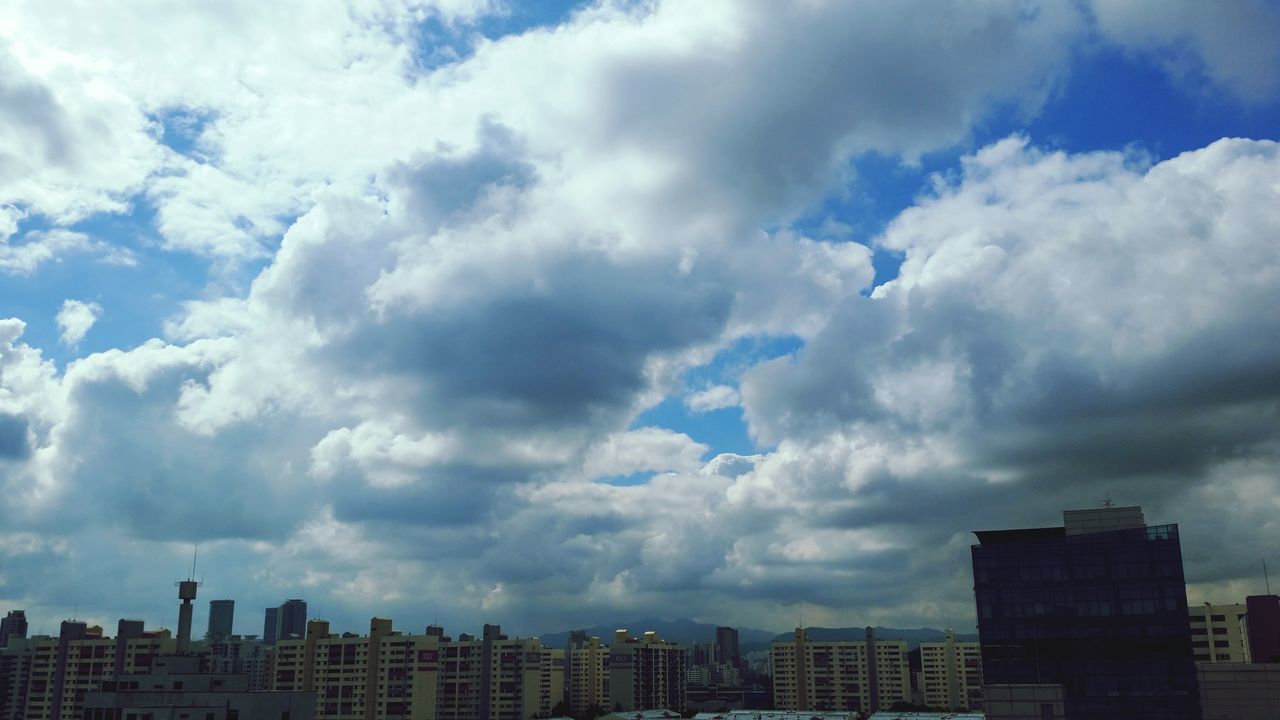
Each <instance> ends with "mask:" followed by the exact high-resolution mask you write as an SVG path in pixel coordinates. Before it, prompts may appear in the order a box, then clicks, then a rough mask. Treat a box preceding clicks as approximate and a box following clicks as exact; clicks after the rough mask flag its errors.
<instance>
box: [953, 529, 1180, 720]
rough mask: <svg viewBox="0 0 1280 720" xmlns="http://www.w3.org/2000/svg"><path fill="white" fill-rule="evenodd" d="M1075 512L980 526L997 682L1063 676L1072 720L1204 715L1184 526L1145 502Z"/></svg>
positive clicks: (979, 575) (977, 583) (986, 618)
mask: <svg viewBox="0 0 1280 720" xmlns="http://www.w3.org/2000/svg"><path fill="white" fill-rule="evenodd" d="M1063 516H1064V526H1063V527H1051V528H1028V529H1019V530H994V531H979V532H977V533H976V534H977V536H978V544H977V545H974V546H973V547H972V557H973V573H974V589H975V594H976V600H977V611H978V633H979V636H980V640H981V643H982V665H983V676H984V679H985V682H987V683H989V684H994V685H1002V686H1004V685H1024V684H1026V685H1029V684H1035V685H1043V684H1057V685H1061V686H1062V688H1063V693H1064V704H1065V708H1066V715H1067V717H1068V718H1072V719H1074V718H1081V719H1087V720H1110V719H1113V718H1114V719H1115V720H1121V719H1123V720H1143V719H1146V718H1153V719H1154V718H1160V719H1161V720H1197V719H1198V718H1199V717H1200V706H1199V700H1198V697H1197V692H1196V678H1195V663H1194V659H1193V655H1192V648H1191V635H1190V628H1189V626H1188V621H1187V618H1188V612H1187V600H1186V586H1185V582H1184V579H1183V571H1182V550H1181V546H1180V544H1179V540H1178V527H1177V525H1156V526H1148V525H1146V523H1145V521H1144V519H1143V516H1142V511H1141V509H1140V508H1136V507H1133V508H1101V509H1097V510H1084V511H1067V512H1065V513H1063Z"/></svg>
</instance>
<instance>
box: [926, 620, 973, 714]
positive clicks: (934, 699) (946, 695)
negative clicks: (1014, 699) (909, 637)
mask: <svg viewBox="0 0 1280 720" xmlns="http://www.w3.org/2000/svg"><path fill="white" fill-rule="evenodd" d="M920 676H921V677H920V680H921V682H920V686H921V687H920V689H921V691H922V692H923V693H924V704H925V705H927V706H929V707H934V708H944V709H947V710H981V709H982V645H981V644H980V643H976V642H959V641H957V640H956V633H955V631H954V630H952V629H951V628H947V630H946V632H945V633H944V634H943V640H942V642H923V643H920Z"/></svg>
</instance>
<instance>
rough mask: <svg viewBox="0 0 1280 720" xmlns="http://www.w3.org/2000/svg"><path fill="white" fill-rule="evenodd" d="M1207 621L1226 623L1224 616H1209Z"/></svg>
mask: <svg viewBox="0 0 1280 720" xmlns="http://www.w3.org/2000/svg"><path fill="white" fill-rule="evenodd" d="M1209 619H1211V620H1213V621H1214V622H1226V621H1227V616H1226V615H1210V616H1209Z"/></svg>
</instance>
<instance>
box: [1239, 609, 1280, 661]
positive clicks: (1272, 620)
mask: <svg viewBox="0 0 1280 720" xmlns="http://www.w3.org/2000/svg"><path fill="white" fill-rule="evenodd" d="M1244 604H1245V609H1246V611H1247V612H1248V616H1249V619H1248V622H1249V655H1250V657H1251V659H1252V660H1253V662H1257V663H1280V595H1250V596H1249V597H1247V598H1245V601H1244Z"/></svg>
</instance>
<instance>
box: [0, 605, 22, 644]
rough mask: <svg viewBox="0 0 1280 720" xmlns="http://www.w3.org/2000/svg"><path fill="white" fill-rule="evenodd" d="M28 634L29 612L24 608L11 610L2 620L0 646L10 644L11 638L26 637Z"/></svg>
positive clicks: (0, 623)
mask: <svg viewBox="0 0 1280 720" xmlns="http://www.w3.org/2000/svg"><path fill="white" fill-rule="evenodd" d="M26 636H27V613H26V611H24V610H10V611H9V614H8V615H5V616H4V619H3V620H0V648H2V647H6V646H8V644H9V638H24V637H26Z"/></svg>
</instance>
